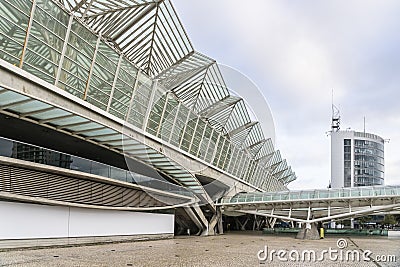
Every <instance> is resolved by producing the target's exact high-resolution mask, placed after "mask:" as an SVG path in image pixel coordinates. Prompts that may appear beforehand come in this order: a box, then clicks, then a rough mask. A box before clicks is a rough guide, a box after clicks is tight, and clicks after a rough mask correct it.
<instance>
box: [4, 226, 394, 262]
mask: <svg viewBox="0 0 400 267" xmlns="http://www.w3.org/2000/svg"><path fill="white" fill-rule="evenodd" d="M337 240H338V238H336V237H328V238H326V239H323V240H312V241H310V240H297V239H295V238H294V236H268V235H261V233H259V232H258V233H252V232H250V233H249V232H246V233H243V232H242V233H228V234H225V235H221V236H211V237H177V238H175V239H169V240H159V241H145V242H132V243H118V244H106V245H95V246H81V247H65V248H47V249H32V250H29V249H27V250H13V251H4V252H0V266H202V267H203V266H324V267H327V266H400V239H388V238H382V237H368V238H367V237H351V238H350V239H349V238H346V241H347V244H348V247H347V248H345V249H343V251H344V252H346V251H349V250H357V251H359V252H360V254H362V251H365V250H371V251H372V257H373V258H374V259H376V256H377V255H378V254H379V255H395V256H396V262H392V263H383V262H364V261H361V262H358V261H355V262H346V261H345V260H344V261H340V260H339V261H338V260H337V261H334V260H330V259H329V255H328V254H325V260H324V261H321V262H309V261H308V260H306V261H305V262H293V261H289V262H283V261H280V260H279V259H278V258H277V256H274V259H273V261H272V262H271V261H270V259H268V260H267V261H266V262H260V261H259V260H258V258H257V252H258V251H260V250H262V249H264V247H265V246H267V247H268V250H269V252H271V250H281V249H286V250H288V251H291V250H295V251H298V252H299V253H300V254H301V253H302V252H303V251H304V250H314V251H315V252H316V255H317V257H319V256H320V255H321V253H322V251H323V250H329V248H332V249H336V250H337V249H338V247H337V244H336V243H337ZM292 253H293V254H292V256H296V254H295V253H296V252H292ZM332 253H333V254H332V258H333V259H334V258H335V255H336V254H335V253H334V252H332ZM344 255H345V254H344ZM261 256H262V255H261ZM283 257H284V258H288V257H289V256H288V255H287V254H286V256H285V255H283ZM344 259H345V256H344Z"/></svg>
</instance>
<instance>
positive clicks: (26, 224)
mask: <svg viewBox="0 0 400 267" xmlns="http://www.w3.org/2000/svg"><path fill="white" fill-rule="evenodd" d="M68 210H69V208H68V207H57V206H44V205H33V204H24V203H15V202H2V201H0V214H1V219H0V239H29V238H51V237H68Z"/></svg>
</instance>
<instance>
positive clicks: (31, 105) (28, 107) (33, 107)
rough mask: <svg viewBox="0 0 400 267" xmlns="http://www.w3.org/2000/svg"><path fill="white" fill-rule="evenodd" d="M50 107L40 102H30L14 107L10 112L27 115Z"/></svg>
mask: <svg viewBox="0 0 400 267" xmlns="http://www.w3.org/2000/svg"><path fill="white" fill-rule="evenodd" d="M50 107H51V106H50V105H48V104H46V103H43V102H40V101H32V102H27V103H24V104H21V105H18V106H14V107H12V108H11V110H12V111H14V112H17V113H29V112H32V111H38V110H42V109H46V108H50Z"/></svg>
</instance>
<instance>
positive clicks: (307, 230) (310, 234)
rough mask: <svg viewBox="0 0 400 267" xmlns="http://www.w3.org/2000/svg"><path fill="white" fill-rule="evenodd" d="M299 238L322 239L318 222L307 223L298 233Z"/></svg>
mask: <svg viewBox="0 0 400 267" xmlns="http://www.w3.org/2000/svg"><path fill="white" fill-rule="evenodd" d="M296 238H297V239H307V240H317V239H320V236H319V232H318V227H317V224H316V223H305V224H303V227H302V228H301V229H300V231H299V232H298V233H297V235H296Z"/></svg>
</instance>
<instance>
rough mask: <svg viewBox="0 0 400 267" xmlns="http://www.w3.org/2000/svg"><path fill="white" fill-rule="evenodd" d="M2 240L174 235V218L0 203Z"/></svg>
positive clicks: (160, 215)
mask: <svg viewBox="0 0 400 267" xmlns="http://www.w3.org/2000/svg"><path fill="white" fill-rule="evenodd" d="M0 214H2V215H3V216H1V220H0V239H30V238H65V237H89V236H113V235H151V234H173V233H174V214H157V213H144V212H128V211H113V210H100V209H84V208H69V207H61V206H47V205H36V204H26V203H14V202H2V201H0Z"/></svg>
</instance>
